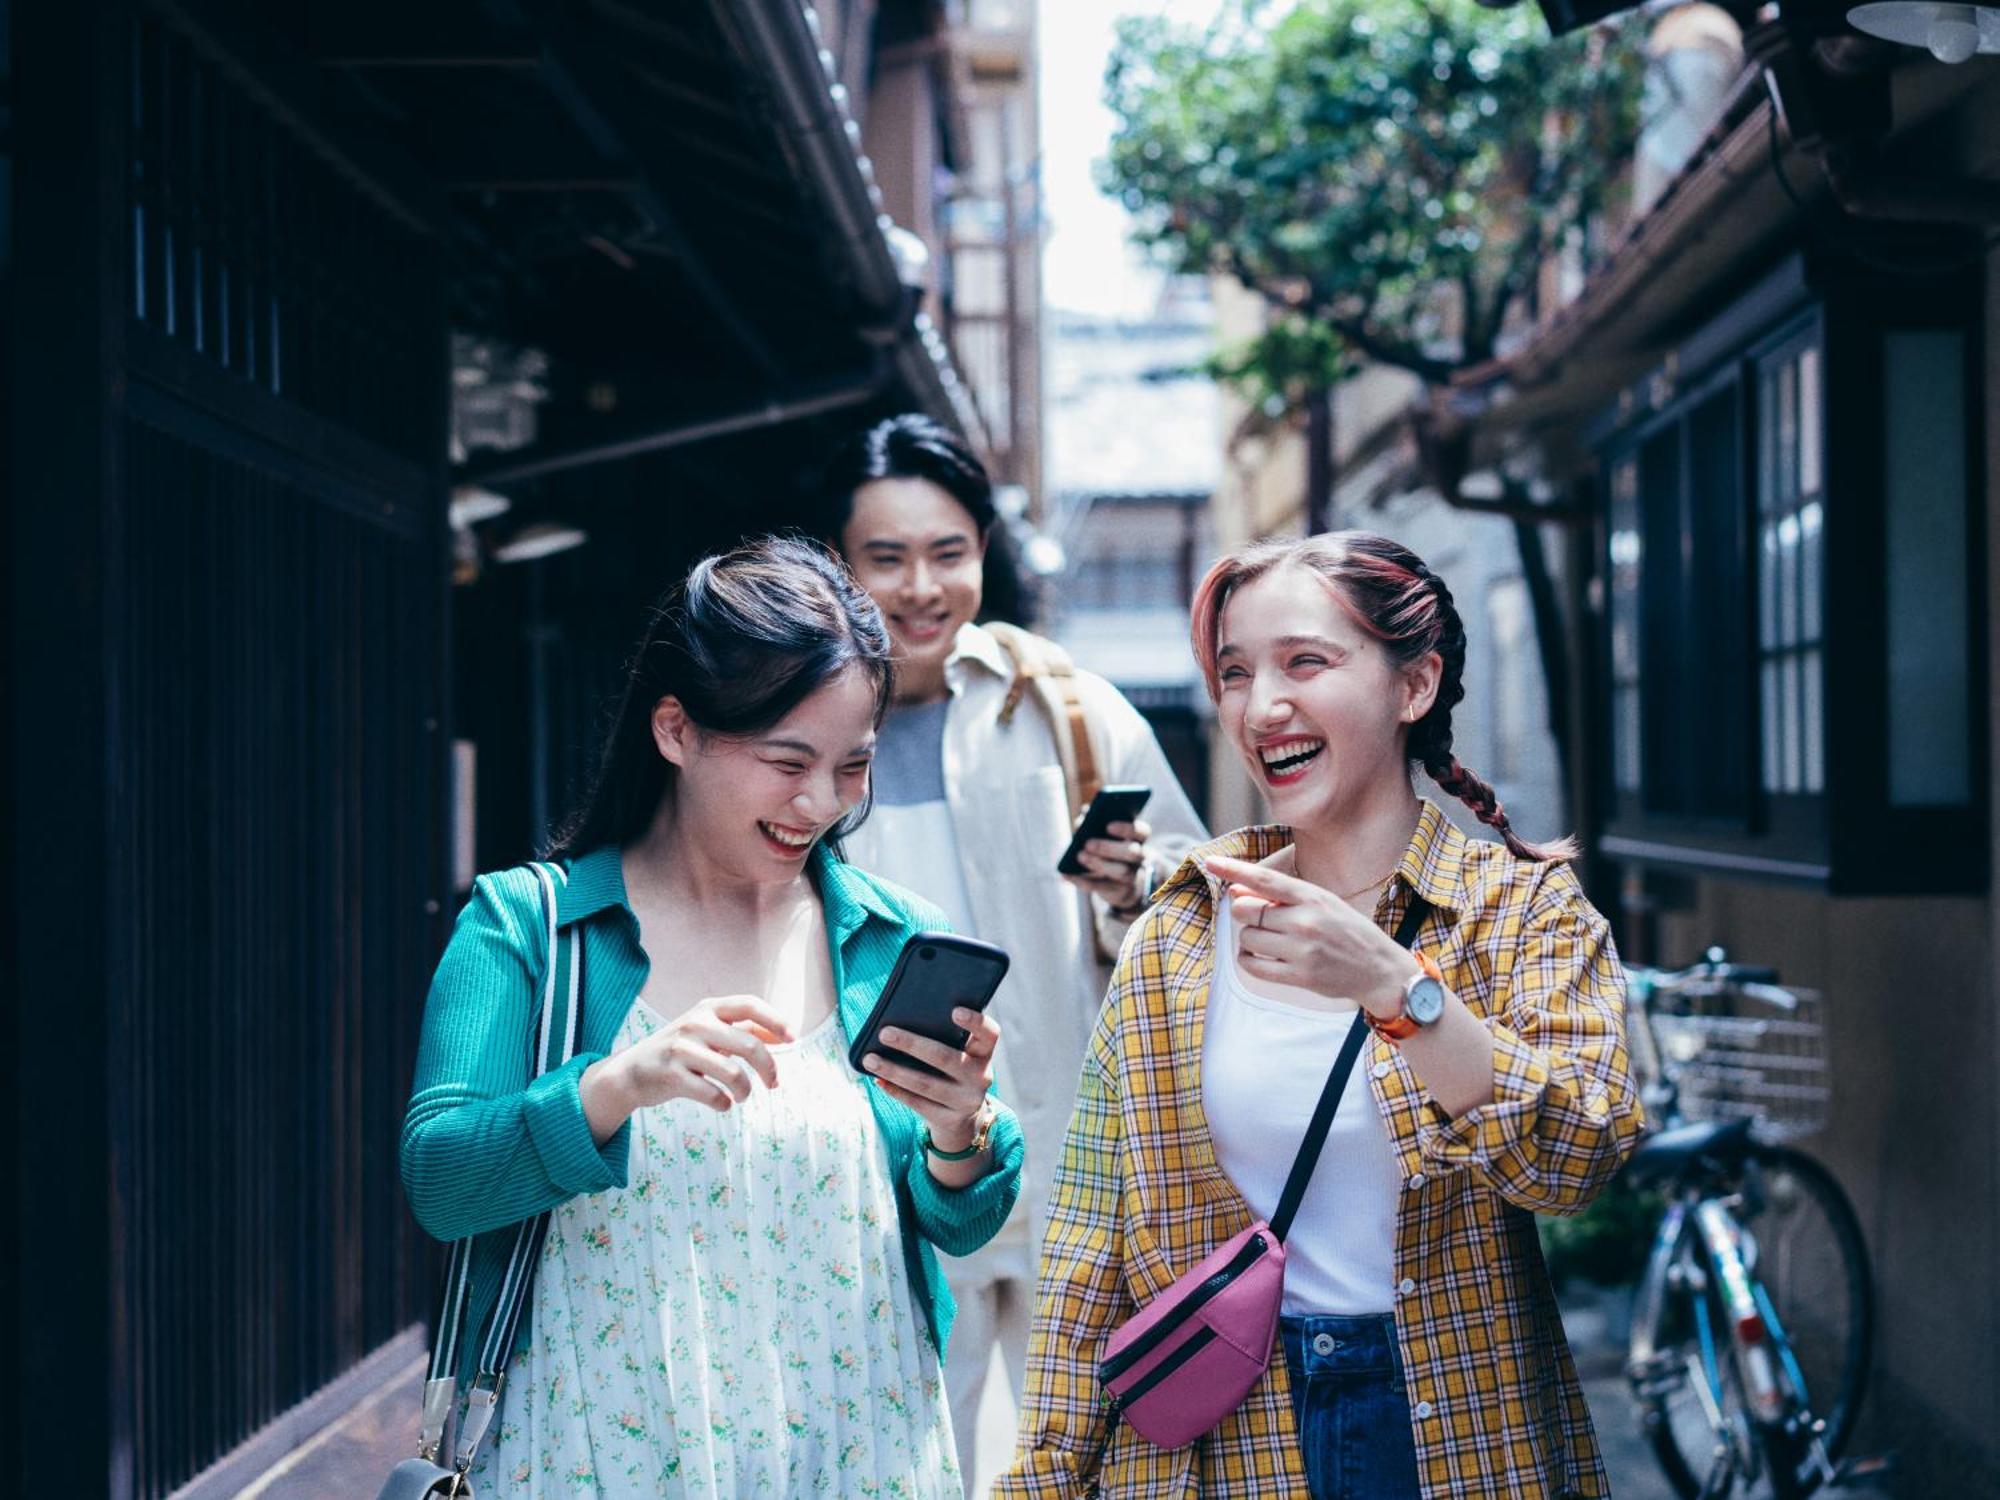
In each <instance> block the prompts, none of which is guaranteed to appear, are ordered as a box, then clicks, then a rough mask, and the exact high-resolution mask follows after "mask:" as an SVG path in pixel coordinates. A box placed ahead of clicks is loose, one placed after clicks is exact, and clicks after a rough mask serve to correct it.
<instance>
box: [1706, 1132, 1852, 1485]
mask: <svg viewBox="0 0 2000 1500" xmlns="http://www.w3.org/2000/svg"><path fill="white" fill-rule="evenodd" d="M1737 1190H1738V1191H1739V1192H1740V1193H1741V1194H1742V1205H1741V1207H1739V1208H1738V1210H1737V1220H1738V1222H1739V1223H1741V1224H1742V1225H1743V1227H1744V1229H1745V1230H1746V1231H1748V1233H1749V1236H1750V1239H1751V1242H1752V1243H1753V1244H1754V1246H1755V1255H1754V1258H1753V1259H1752V1263H1751V1266H1750V1270H1751V1275H1752V1279H1753V1281H1754V1282H1755V1283H1756V1285H1757V1287H1758V1289H1759V1291H1760V1294H1761V1296H1760V1302H1761V1303H1768V1305H1765V1306H1762V1311H1763V1313H1764V1319H1765V1322H1766V1323H1767V1324H1770V1325H1773V1326H1772V1328H1771V1332H1772V1334H1773V1336H1774V1337H1777V1336H1779V1335H1782V1344H1781V1346H1780V1352H1781V1354H1783V1355H1786V1356H1788V1357H1787V1358H1786V1359H1785V1360H1784V1363H1785V1367H1786V1368H1785V1373H1786V1375H1787V1377H1788V1379H1789V1381H1790V1382H1791V1383H1792V1385H1793V1386H1795V1387H1797V1388H1799V1394H1800V1396H1801V1399H1802V1402H1803V1404H1804V1406H1805V1409H1806V1410H1807V1411H1809V1412H1810V1413H1811V1414H1812V1415H1813V1416H1814V1417H1816V1418H1818V1419H1819V1420H1821V1421H1823V1422H1824V1423H1825V1424H1826V1430H1825V1432H1824V1434H1823V1442H1824V1444H1825V1448H1826V1453H1827V1456H1828V1457H1829V1458H1834V1457H1838V1456H1839V1455H1840V1453H1841V1452H1842V1451H1843V1450H1844V1449H1845V1448H1846V1446H1847V1440H1848V1439H1849V1437H1851V1436H1852V1435H1853V1432H1854V1422H1855V1418H1856V1417H1857V1416H1858V1415H1859V1414H1860V1409H1861V1397H1862V1392H1863V1390H1864V1389H1865V1388H1866V1385H1867V1381H1868V1364H1869V1359H1870V1357H1871V1353H1872V1348H1873V1342H1874V1333H1875V1292H1874V1283H1873V1280H1872V1279H1871V1276H1870V1272H1869V1266H1868V1249H1867V1246H1866V1245H1865V1244H1864V1243H1863V1241H1862V1238H1861V1225H1860V1222H1859V1221H1858V1220H1857V1219H1856V1218H1855V1216H1854V1209H1853V1207H1852V1205H1850V1204H1849V1203H1848V1201H1847V1195H1846V1194H1845V1193H1843V1192H1842V1191H1841V1190H1840V1184H1839V1183H1838V1182H1836V1181H1835V1180H1834V1177H1833V1174H1832V1173H1831V1172H1829V1171H1827V1169H1826V1168H1825V1167H1823V1166H1821V1165H1820V1164H1819V1163H1818V1162H1817V1161H1815V1160H1813V1158H1812V1157H1810V1156H1807V1155H1806V1154H1805V1153H1804V1152H1801V1151H1794V1150H1793V1149H1792V1148H1791V1147H1789V1146H1771V1145H1757V1146H1755V1147H1754V1148H1753V1149H1752V1150H1751V1152H1750V1153H1749V1155H1748V1156H1747V1157H1746V1158H1745V1160H1744V1163H1743V1167H1742V1171H1741V1173H1740V1174H1739V1180H1738V1184H1737ZM1807 1446H1808V1445H1807V1444H1806V1443H1805V1442H1796V1443H1794V1444H1792V1446H1791V1450H1790V1451H1791V1453H1792V1463H1793V1465H1794V1468H1796V1465H1797V1464H1798V1463H1799V1462H1800V1461H1802V1460H1803V1459H1805V1458H1806V1456H1807V1454H1806V1448H1807ZM1771 1458H1772V1461H1773V1463H1774V1465H1775V1464H1778V1463H1780V1462H1781V1461H1782V1460H1781V1457H1780V1453H1778V1452H1774V1453H1773V1454H1772V1455H1771ZM1806 1492H1807V1491H1806V1490H1800V1491H1799V1493H1802V1494H1803V1493H1806Z"/></svg>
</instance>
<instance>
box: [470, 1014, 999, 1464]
mask: <svg viewBox="0 0 2000 1500" xmlns="http://www.w3.org/2000/svg"><path fill="white" fill-rule="evenodd" d="M662 1024H663V1023H662V1022H661V1020H660V1018H659V1017H658V1016H657V1015H655V1014H654V1013H653V1012H652V1011H651V1010H650V1009H648V1008H647V1007H646V1006H645V1005H644V1004H643V1003H635V1004H634V1005H633V1007H632V1012H631V1014H630V1015H629V1016H627V1018H626V1020H625V1024H624V1026H623V1028H622V1029H621V1030H620V1032H619V1035H618V1040H617V1042H616V1044H615V1045H616V1046H618V1047H626V1046H630V1045H631V1044H632V1043H634V1042H636V1041H639V1040H640V1039H641V1038H643V1037H645V1036H647V1035H648V1034H649V1033H651V1032H653V1031H655V1030H657V1029H658V1028H659V1027H660V1026H661V1025H662ZM774 1050H776V1051H777V1053H778V1080H779V1087H778V1088H776V1089H775V1090H767V1089H765V1088H764V1087H763V1086H762V1084H754V1085H753V1086H752V1090H751V1094H750V1097H749V1099H748V1100H746V1101H744V1102H743V1103H740V1104H738V1105H736V1106H735V1107H734V1108H732V1109H730V1110H729V1111H728V1112H727V1113H726V1114H717V1113H715V1112H714V1111H713V1110H710V1109H707V1108H705V1107H703V1106H701V1105H698V1104H694V1103H691V1102H689V1101H687V1100H674V1101H672V1102H670V1103H668V1104H665V1105H661V1106H658V1107H655V1108H652V1109H643V1110H640V1111H639V1112H638V1113H637V1114H636V1115H634V1116H633V1121H632V1143H631V1157H630V1162H629V1167H628V1173H627V1182H628V1184H629V1185H628V1186H627V1187H626V1188H624V1189H622V1190H613V1191H610V1192H605V1193H598V1194H594V1195H591V1196H588V1197H578V1198H572V1199H571V1200H570V1201H569V1202H567V1203H565V1204H563V1205H562V1207H560V1208H559V1209H557V1210H556V1212H555V1216H554V1220H553V1222H552V1223H551V1224H550V1226H549V1237H548V1244H547V1249H546V1251H545V1252H544V1254H543V1257H542V1263H541V1267H540V1270H539V1271H538V1273H537V1276H536V1285H535V1294H534V1314H533V1315H534V1330H533V1339H532V1341H531V1343H530V1344H529V1347H528V1348H527V1349H525V1350H523V1351H522V1352H521V1353H520V1354H519V1355H517V1356H516V1357H515V1360H514V1362H513V1364H512V1366H511V1367H510V1370H509V1374H508V1378H507V1385H506V1387H505V1390H504V1393H503V1396H502V1405H501V1411H500V1420H499V1422H498V1423H497V1424H496V1433H497V1436H496V1439H495V1440H494V1441H493V1442H491V1443H489V1444H488V1445H487V1447H486V1452H485V1455H484V1457H483V1458H482V1460H481V1462H480V1463H479V1464H478V1465H476V1466H475V1469H474V1478H475V1483H476V1488H477V1491H478V1494H479V1496H480V1500H498V1497H503V1496H504V1497H535V1500H553V1497H557V1496H562V1497H568V1496H599V1495H601V1496H607V1497H624V1496H633V1497H638V1496H646V1497H653V1496H662V1497H676V1500H678V1497H689V1500H695V1497H699V1500H733V1497H738V1496H744V1497H747V1496H784V1497H790V1496H808V1495H828V1496H837V1497H842V1500H845V1497H849V1496H887V1497H896V1500H960V1497H962V1495H963V1493H964V1490H963V1485H962V1483H961V1481H960V1478H959V1473H958V1461H957V1458H956V1456H955V1453H956V1449H955V1447H954V1444H953V1442H952V1435H951V1417H950V1414H949V1411H948V1409H947V1407H946V1404H945V1398H944V1388H943V1382H942V1380H941V1379H940V1376H939V1373H938V1359H937V1353H936V1351H935V1349H934V1348H933V1347H932V1344H931V1339H930V1334H929V1332H928V1331H927V1330H926V1329H925V1328H924V1327H923V1323H922V1315H921V1313H920V1312H919V1310H918V1304H917V1301H916V1299H915V1297H914V1296H913V1295H912V1293H911V1289H910V1276H909V1271H908V1268H907V1265H906V1263H905V1261H904V1258H903V1242H902V1232H901V1229H900V1227H899V1225H898V1220H897V1214H896V1195H895V1187H894V1183H893V1181H892V1179H891V1177H890V1175H889V1165H888V1158H887V1155H886V1153H885V1152H884V1150H883V1147H882V1141H881V1136H880V1134H879V1132H878V1130H877V1128H876V1124H875V1117H874V1114H873V1112H872V1111H871V1109H870V1108H869V1103H868V1098H867V1095H866V1093H865V1092H864V1090H865V1089H866V1087H867V1085H866V1084H865V1083H864V1082H863V1081H862V1080H861V1079H860V1078H858V1077H857V1076H856V1075H855V1074H854V1071H853V1069H852V1068H850V1067H849V1066H848V1062H847V1056H846V1051H847V1047H846V1040H845V1037H844V1036H843V1034H842V1032H841V1029H840V1026H839V1024H838V1023H837V1021H836V1020H835V1019H834V1018H833V1017H832V1016H828V1018H827V1020H826V1021H825V1023H824V1024H822V1025H821V1026H819V1027H817V1028H816V1029H815V1030H814V1031H812V1032H811V1033H810V1034H809V1035H807V1036H806V1037H804V1038H802V1039H801V1040H800V1041H798V1042H796V1043H794V1044H792V1045H791V1046H789V1047H781V1048H777V1049H774Z"/></svg>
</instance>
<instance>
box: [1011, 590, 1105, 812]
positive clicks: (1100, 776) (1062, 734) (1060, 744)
mask: <svg viewBox="0 0 2000 1500" xmlns="http://www.w3.org/2000/svg"><path fill="white" fill-rule="evenodd" d="M981 628H982V629H984V630H986V631H987V632H989V633H990V634H991V635H992V636H993V638H994V639H995V640H996V641H998V642H999V643H1000V649H1001V650H1002V651H1004V652H1006V653H1007V659H1008V661H1010V662H1012V663H1013V665H1014V678H1013V681H1011V682H1010V683H1008V685H1007V696H1006V697H1005V698H1004V699H1002V700H1001V703H1000V714H999V720H1000V723H1002V724H1003V725H1004V724H1007V723H1010V722H1012V720H1013V717H1014V712H1015V710H1016V709H1018V708H1019V707H1020V706H1021V700H1022V699H1023V698H1024V697H1026V696H1027V695H1028V694H1029V693H1030V692H1032V693H1033V694H1034V695H1035V699H1036V701H1037V702H1038V703H1040V705H1041V707H1042V713H1043V715H1044V717H1046V718H1047V719H1048V721H1049V731H1050V733H1051V734H1052V735H1053V736H1054V739H1055V743H1056V758H1057V760H1058V761H1059V762H1060V764H1061V766H1062V773H1063V784H1064V786H1065V787H1066V788H1067V789H1068V793H1069V805H1070V819H1071V821H1072V822H1074V821H1075V820H1076V819H1077V818H1080V817H1082V816H1083V810H1084V809H1085V808H1086V807H1088V806H1090V799H1091V798H1093V797H1095V796H1096V795H1097V794H1098V792H1099V791H1100V790H1101V789H1102V788H1103V786H1104V773H1103V771H1102V770H1101V769H1100V767H1099V762H1098V755H1097V741H1096V737H1095V736H1094V735H1093V734H1092V733H1091V726H1090V714H1089V712H1088V710H1086V709H1085V708H1084V704H1083V690H1082V687H1081V685H1080V684H1079V683H1078V682H1077V676H1076V663H1075V662H1074V661H1072V660H1071V659H1070V655H1069V653H1068V652H1067V651H1065V650H1063V649H1062V647H1060V646H1058V645H1057V644H1056V643H1055V642H1054V641H1050V640H1046V639H1044V638H1043V637H1041V636H1038V635H1036V634H1034V633H1033V632H1032V631H1027V630H1023V629H1021V628H1020V627H1019V626H1018V625H1008V624H1005V623H1002V622H997V621H996V622H994V623H992V624H988V625H985V626H982V627H981Z"/></svg>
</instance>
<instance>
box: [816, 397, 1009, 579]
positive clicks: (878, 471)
mask: <svg viewBox="0 0 2000 1500" xmlns="http://www.w3.org/2000/svg"><path fill="white" fill-rule="evenodd" d="M878 479H927V480H929V481H930V482H931V483H932V484H934V485H936V486H937V487H938V488H939V489H941V490H943V491H944V492H945V493H946V494H947V495H949V496H951V498H952V499H954V500H956V501H957V502H958V503H959V504H960V505H962V506H964V507H965V508H966V510H967V511H968V512H970V513H971V516H972V524H973V525H975V526H976V527H978V528H979V535H980V539H981V540H984V539H985V537H986V534H987V533H988V532H990V531H991V530H992V529H993V522H994V519H995V512H994V509H993V481H992V480H991V479H990V478H988V477H987V473H986V468H985V466H984V465H983V464H981V463H980V462H979V460H978V458H977V457H975V456H974V454H973V452H972V449H971V448H969V447H967V446H966V442H965V439H964V438H962V437H960V436H959V435H958V434H957V433H955V432H953V431H952V430H951V429H950V428H949V427H946V426H945V425H944V424H943V423H941V422H934V421H932V420H931V419H930V418H929V417H926V416H921V415H919V414H918V413H915V412H906V413H905V414H904V415H902V416H900V417H889V418H887V419H886V420H884V421H880V422H877V423H876V424H875V425H874V426H873V427H870V428H869V429H868V430H867V431H866V432H859V433H856V434H855V435H854V436H853V437H851V438H849V439H848V440H847V441H846V442H845V443H843V444H841V446H840V448H839V449H838V450H837V451H836V452H835V453H834V455H833V457H832V459H830V460H829V461H828V463H827V466H826V474H825V476H824V478H823V480H822V481H821V485H820V489H821V492H822V496H823V501H824V504H823V508H822V511H821V516H820V524H821V529H822V531H823V533H824V534H825V536H826V538H827V540H828V541H830V542H832V543H833V545H834V546H836V547H838V546H839V545H840V537H841V533H842V532H843V531H845V530H846V529H847V522H848V519H849V518H850V517H851V516H852V515H853V514H854V492H855V491H856V490H858V489H860V488H861V487H862V486H863V485H864V484H872V483H873V482H874V481H876V480H878Z"/></svg>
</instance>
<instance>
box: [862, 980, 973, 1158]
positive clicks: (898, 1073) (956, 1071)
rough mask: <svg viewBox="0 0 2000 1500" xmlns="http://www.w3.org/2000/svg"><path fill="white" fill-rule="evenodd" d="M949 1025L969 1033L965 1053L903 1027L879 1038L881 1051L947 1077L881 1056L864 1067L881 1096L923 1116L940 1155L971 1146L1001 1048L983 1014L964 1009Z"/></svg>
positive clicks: (883, 1031) (873, 1055)
mask: <svg viewBox="0 0 2000 1500" xmlns="http://www.w3.org/2000/svg"><path fill="white" fill-rule="evenodd" d="M951 1019H952V1024H954V1025H956V1026H962V1027H964V1028H965V1033H966V1036H965V1045H964V1046H963V1047H962V1048H961V1047H948V1046H946V1045H945V1044H944V1043H943V1042H938V1041H933V1040H931V1038H929V1037H927V1036H918V1035H917V1034H916V1033H915V1032H914V1031H905V1030H904V1029H903V1028H902V1027H900V1026H884V1027H883V1028H882V1029H881V1031H879V1032H878V1033H876V1040H877V1041H879V1042H880V1043H881V1044H882V1045H883V1046H885V1047H893V1048H895V1049H896V1050H897V1051H898V1052H902V1053H906V1054H908V1055H909V1056H911V1057H914V1058H916V1059H917V1060H918V1061H919V1062H926V1063H929V1064H930V1065H931V1066H932V1067H933V1068H936V1069H937V1070H938V1072H939V1073H941V1074H943V1075H944V1076H943V1077H937V1076H934V1075H932V1074H930V1073H925V1072H922V1071H921V1070H919V1069H917V1068H912V1067H907V1066H905V1065H904V1064H902V1063H897V1062H892V1061H890V1060H889V1059H888V1058H886V1057H884V1056H883V1055H882V1054H881V1053H879V1052H870V1053H868V1054H867V1055H866V1056H864V1057H863V1058H862V1060H861V1065H862V1066H863V1067H864V1068H866V1069H867V1070H868V1074H869V1076H870V1077H872V1078H873V1079H874V1080H875V1081H876V1083H878V1084H879V1085H881V1088H882V1092H883V1093H885V1094H887V1095H888V1096H889V1097H890V1098H891V1099H894V1100H897V1101H898V1102H899V1103H902V1104H907V1105H909V1107H910V1108H911V1109H913V1110H915V1111H916V1112H917V1113H918V1114H919V1115H921V1116H923V1119H924V1123H925V1124H926V1125H928V1126H930V1130H931V1140H932V1141H933V1142H934V1143H935V1144H936V1145H937V1147H938V1149H939V1150H941V1151H962V1150H964V1149H965V1148H966V1147H967V1146H969V1145H971V1144H972V1138H973V1136H974V1134H975V1133H976V1132H977V1131H978V1129H979V1112H980V1111H981V1110H983V1109H984V1108H985V1107H986V1092H987V1090H988V1089H990V1088H992V1086H993V1053H994V1051H995V1049H996V1048H998V1047H999V1045H1000V1023H999V1022H998V1021H996V1020H994V1019H993V1018H992V1017H991V1016H989V1015H987V1014H986V1013H985V1012H984V1011H977V1010H973V1009H971V1008H970V1007H968V1006H963V1005H961V1006H958V1007H957V1008H955V1009H954V1010H953V1011H952V1013H951ZM954 1165H955V1164H954Z"/></svg>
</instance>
